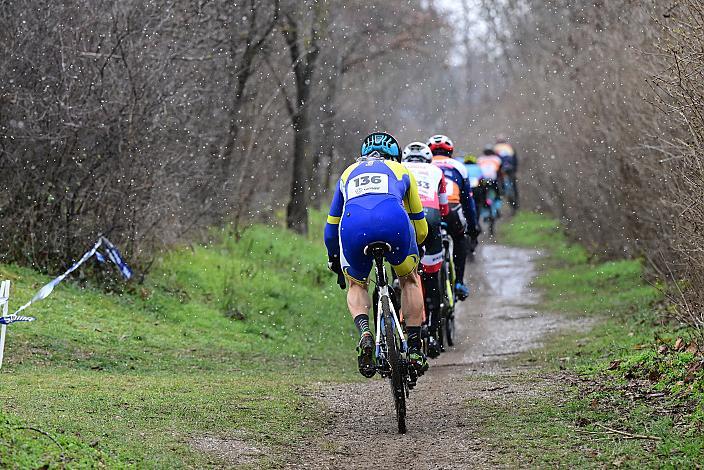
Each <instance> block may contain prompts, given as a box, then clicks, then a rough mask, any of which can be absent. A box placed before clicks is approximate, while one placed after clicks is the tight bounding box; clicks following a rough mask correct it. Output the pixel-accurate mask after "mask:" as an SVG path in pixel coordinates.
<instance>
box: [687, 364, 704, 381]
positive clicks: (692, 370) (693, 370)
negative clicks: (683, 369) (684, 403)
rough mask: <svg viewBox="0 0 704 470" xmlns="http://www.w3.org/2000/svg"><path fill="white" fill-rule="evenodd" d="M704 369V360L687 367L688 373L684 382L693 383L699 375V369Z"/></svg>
mask: <svg viewBox="0 0 704 470" xmlns="http://www.w3.org/2000/svg"><path fill="white" fill-rule="evenodd" d="M702 369H704V362H702V361H697V362H695V363H693V364H691V365H690V366H689V368H688V369H687V375H685V377H684V383H692V382H694V379H696V378H697V375H699V371H701V370H702Z"/></svg>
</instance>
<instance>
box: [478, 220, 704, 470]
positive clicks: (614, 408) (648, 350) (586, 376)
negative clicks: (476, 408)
mask: <svg viewBox="0 0 704 470" xmlns="http://www.w3.org/2000/svg"><path fill="white" fill-rule="evenodd" d="M501 233H502V241H503V242H505V243H508V244H513V245H517V246H522V247H527V248H533V249H538V250H540V251H542V253H543V255H544V257H543V258H542V260H541V262H540V264H541V270H540V274H539V275H538V277H537V279H536V280H535V285H537V286H539V287H540V288H541V291H542V292H543V305H542V308H543V309H544V310H546V311H552V312H559V313H560V314H562V315H566V316H568V317H571V318H574V319H576V318H580V319H585V320H586V321H588V322H590V324H591V328H590V329H589V331H587V332H583V331H582V332H579V331H577V332H575V331H573V332H561V333H558V334H555V335H553V336H552V337H550V338H549V339H548V341H547V342H546V346H545V347H544V348H542V349H539V350H536V351H533V352H531V353H528V354H527V355H526V356H525V357H524V358H523V359H524V360H526V361H528V362H531V363H537V364H541V365H542V367H543V369H541V370H548V371H556V370H557V369H566V370H567V372H568V376H569V378H570V380H569V382H571V384H570V385H567V384H566V381H564V380H563V381H562V383H561V385H560V387H558V388H557V389H556V391H555V392H554V393H553V394H547V395H546V396H541V397H538V398H535V399H531V400H524V401H522V402H521V403H519V404H513V405H510V406H507V405H506V404H503V405H501V406H498V405H497V406H493V407H492V406H489V405H485V406H484V408H483V409H484V410H485V412H486V413H490V414H491V416H492V417H493V419H492V420H491V424H490V425H488V426H487V429H486V431H487V436H491V439H495V440H496V441H497V443H498V442H513V443H514V444H515V446H516V447H517V449H518V448H519V447H520V452H518V453H514V454H512V453H511V452H506V453H504V456H505V458H503V459H499V463H511V464H517V463H521V464H523V465H531V466H532V465H540V466H554V465H557V464H559V465H563V466H567V467H574V466H578V467H581V466H604V465H606V466H621V465H624V466H629V467H633V468H639V467H640V468H642V467H649V468H651V467H663V466H664V467H670V468H686V467H689V468H692V467H694V466H696V464H697V463H701V461H702V459H703V458H704V433H703V432H702V431H703V430H704V420H703V418H704V408H703V405H702V404H703V403H704V371H702V370H699V371H694V372H692V370H691V369H690V367H693V365H694V364H696V363H697V362H698V361H700V360H701V356H697V357H695V356H694V354H693V353H691V352H687V351H685V350H683V349H684V347H681V348H680V350H675V343H676V340H677V338H682V343H683V344H685V345H687V344H689V343H690V341H691V340H692V339H693V338H694V336H695V335H694V333H693V332H692V331H690V330H687V329H686V328H684V327H682V326H681V325H678V324H675V323H672V322H670V321H668V320H667V317H666V316H664V315H663V310H666V308H665V307H664V306H663V304H664V299H663V296H662V294H661V290H660V289H659V287H658V286H653V285H650V284H648V283H647V282H646V281H644V279H643V268H642V264H641V262H640V261H639V260H618V261H598V260H593V259H590V258H589V256H587V253H586V251H585V250H584V249H583V248H582V247H580V246H578V245H573V244H570V243H569V241H568V240H567V238H566V237H565V235H564V233H563V232H562V230H561V229H560V227H559V224H558V223H557V222H555V221H554V220H551V219H549V218H547V217H544V216H540V215H537V214H531V213H520V214H519V215H517V216H516V217H515V218H514V219H512V221H511V222H510V223H508V224H506V225H504V226H503V227H502V231H501ZM539 373H541V372H539ZM517 407H518V409H521V410H522V412H521V414H520V416H516V415H515V413H514V411H513V410H515V409H517ZM517 421H520V422H517ZM509 423H510V425H509ZM515 426H519V427H520V428H521V429H525V430H527V433H528V435H527V437H525V438H523V437H516V436H512V435H511V434H510V433H507V430H510V429H512V428H513V429H515ZM603 426H606V427H608V428H611V429H616V430H620V431H624V432H628V433H631V434H639V435H648V436H654V437H656V438H658V439H625V438H624V436H622V435H618V434H614V433H612V432H607V431H606V429H605V428H604V427H603ZM526 442H528V443H529V444H526ZM585 456H586V458H587V459H586V460H585Z"/></svg>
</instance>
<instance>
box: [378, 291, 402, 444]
mask: <svg viewBox="0 0 704 470" xmlns="http://www.w3.org/2000/svg"><path fill="white" fill-rule="evenodd" d="M381 309H382V312H381V315H382V318H383V319H384V333H385V335H386V348H387V350H388V360H389V366H390V367H391V380H390V381H389V382H390V383H391V393H392V394H393V397H394V406H395V407H396V420H397V421H398V432H399V433H401V434H405V433H406V386H405V384H404V380H405V375H404V373H403V367H402V360H401V352H400V351H401V347H400V346H401V345H400V344H399V337H398V336H397V335H395V334H394V320H393V315H392V314H391V309H390V308H389V298H388V297H387V296H384V297H382V298H381Z"/></svg>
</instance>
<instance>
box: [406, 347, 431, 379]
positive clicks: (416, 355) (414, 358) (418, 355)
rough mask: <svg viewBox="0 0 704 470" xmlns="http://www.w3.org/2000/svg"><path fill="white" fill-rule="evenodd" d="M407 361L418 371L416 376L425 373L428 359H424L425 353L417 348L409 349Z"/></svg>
mask: <svg viewBox="0 0 704 470" xmlns="http://www.w3.org/2000/svg"><path fill="white" fill-rule="evenodd" d="M408 362H409V364H410V365H411V366H412V367H413V369H415V371H416V372H417V373H418V376H419V377H420V376H421V375H423V374H425V372H426V371H427V370H428V367H430V366H429V365H428V359H426V357H425V354H423V353H422V352H421V351H420V350H418V349H410V350H409V351H408Z"/></svg>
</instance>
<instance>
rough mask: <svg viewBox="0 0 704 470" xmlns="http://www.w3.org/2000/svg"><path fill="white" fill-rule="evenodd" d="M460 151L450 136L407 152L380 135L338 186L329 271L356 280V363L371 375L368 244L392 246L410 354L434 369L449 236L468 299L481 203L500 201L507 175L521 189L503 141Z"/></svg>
mask: <svg viewBox="0 0 704 470" xmlns="http://www.w3.org/2000/svg"><path fill="white" fill-rule="evenodd" d="M454 150H455V147H454V144H453V142H452V140H450V139H449V138H448V137H447V136H444V135H434V136H432V137H430V138H429V139H427V141H426V142H425V143H424V142H420V141H418V142H412V143H410V144H408V145H407V146H406V147H405V148H404V149H403V150H401V147H400V145H399V143H398V142H397V141H396V139H395V138H394V137H393V136H391V135H390V134H387V133H384V132H375V133H373V134H370V135H369V136H367V138H366V139H365V140H364V142H363V144H362V148H361V156H360V157H359V158H358V159H357V161H356V162H355V163H353V164H352V165H350V166H349V167H348V168H347V169H346V170H345V171H344V172H343V173H342V175H341V176H340V179H339V181H338V184H337V187H336V188H335V193H334V196H333V200H332V204H331V207H330V212H329V215H328V218H327V224H326V226H325V244H326V247H327V251H328V267H329V268H330V269H331V270H332V271H333V272H335V273H337V274H339V275H344V277H345V279H346V280H347V283H348V284H349V289H348V291H347V305H348V307H349V311H350V313H351V314H352V317H353V319H354V323H355V325H356V326H357V329H358V331H359V335H360V340H359V344H358V347H357V355H358V366H359V371H360V373H361V374H362V375H364V376H365V377H373V376H374V374H375V373H376V366H375V362H374V352H375V342H374V338H373V335H372V333H371V329H370V325H369V310H370V307H371V302H370V299H369V295H368V293H367V286H368V281H369V279H368V278H369V274H370V271H371V268H372V261H373V260H372V258H371V256H369V255H368V254H367V253H365V247H367V246H368V245H369V244H371V243H374V242H384V243H386V244H388V246H389V247H390V251H388V252H387V253H386V259H387V260H388V262H389V263H390V264H391V265H392V267H393V270H394V272H395V274H396V276H397V277H398V280H399V284H400V290H401V308H402V314H403V321H404V323H405V330H406V334H407V342H408V354H407V360H408V363H409V365H410V367H412V368H413V369H414V371H415V373H416V374H417V375H422V374H423V373H424V372H425V371H426V370H427V369H428V361H427V357H426V352H427V355H428V356H430V357H437V356H438V355H439V354H440V353H441V352H442V349H443V348H442V341H441V340H440V339H439V338H438V332H439V322H440V318H441V308H442V305H441V304H442V299H443V296H442V292H441V291H442V289H443V288H444V286H443V285H442V283H441V279H440V276H439V273H440V270H441V267H442V264H443V261H444V259H445V256H444V255H445V253H444V250H445V246H444V244H443V240H442V236H441V233H443V231H444V232H446V233H447V234H449V236H450V237H451V239H452V246H453V247H454V248H453V255H452V261H453V263H452V264H453V265H454V271H455V273H454V274H455V275H454V279H455V285H454V289H453V293H452V295H453V296H454V299H457V300H460V301H462V300H465V299H467V297H468V296H469V295H470V291H469V288H468V286H467V285H466V284H465V282H464V276H465V265H466V261H467V257H468V255H469V254H470V253H473V252H474V250H475V248H476V246H477V243H478V237H479V235H480V234H481V233H482V227H481V224H480V211H479V209H478V208H481V207H483V206H484V205H486V204H487V203H488V204H492V203H493V204H499V203H500V199H499V198H500V194H502V192H503V188H504V187H505V186H506V185H507V182H508V181H510V184H512V185H513V188H514V192H515V171H516V169H517V156H516V152H515V150H513V147H512V146H511V145H510V144H509V143H508V142H507V141H506V139H505V138H504V137H502V136H499V137H498V138H497V142H496V144H495V145H490V146H487V147H486V148H485V149H484V152H483V155H482V156H480V157H479V158H476V157H474V156H472V155H468V156H467V157H465V158H464V161H461V160H459V159H455V158H453V153H454ZM509 179H510V180H509ZM487 188H495V191H493V192H492V193H491V194H492V195H494V196H492V197H494V198H495V199H496V200H495V201H487V194H488V193H487V191H486V189H487ZM482 198H483V199H482ZM512 204H514V205H515V204H517V198H514V200H513V201H512ZM423 340H425V344H426V347H425V348H424V347H422V344H423Z"/></svg>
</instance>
